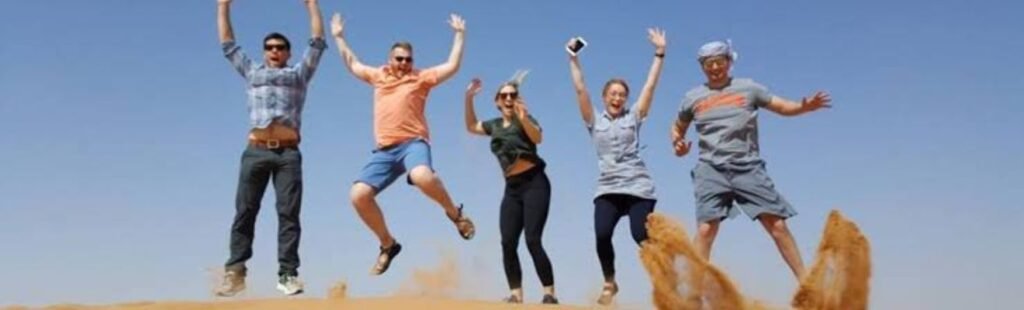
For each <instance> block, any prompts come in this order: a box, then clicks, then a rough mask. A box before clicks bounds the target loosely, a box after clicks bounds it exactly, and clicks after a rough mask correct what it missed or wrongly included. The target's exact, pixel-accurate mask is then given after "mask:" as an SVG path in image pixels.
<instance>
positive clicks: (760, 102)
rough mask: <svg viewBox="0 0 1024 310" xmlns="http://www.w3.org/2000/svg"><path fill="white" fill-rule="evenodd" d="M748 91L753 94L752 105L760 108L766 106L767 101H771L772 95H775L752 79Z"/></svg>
mask: <svg viewBox="0 0 1024 310" xmlns="http://www.w3.org/2000/svg"><path fill="white" fill-rule="evenodd" d="M750 92H751V95H753V97H754V105H756V106H758V107H761V108H763V107H765V106H767V105H768V103H771V102H772V97H774V96H775V95H774V94H772V93H771V92H770V91H768V88H766V87H764V85H761V84H758V83H756V82H753V81H751V82H750Z"/></svg>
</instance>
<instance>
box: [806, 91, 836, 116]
mask: <svg viewBox="0 0 1024 310" xmlns="http://www.w3.org/2000/svg"><path fill="white" fill-rule="evenodd" d="M830 102H832V97H831V96H829V94H828V93H826V92H822V91H819V92H816V93H814V96H811V97H810V98H806V97H805V98H804V99H803V100H801V101H800V107H801V108H803V109H804V110H805V111H807V112H811V111H815V110H817V109H821V108H831V107H832V105H831V104H829V103H830Z"/></svg>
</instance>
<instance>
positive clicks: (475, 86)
mask: <svg viewBox="0 0 1024 310" xmlns="http://www.w3.org/2000/svg"><path fill="white" fill-rule="evenodd" d="M481 87H482V86H481V82H480V79H476V78H475V79H473V81H472V82H470V83H469V86H467V87H466V115H465V120H466V130H467V131H469V133H471V134H477V135H481V136H486V135H487V132H486V131H484V126H483V124H482V123H480V121H479V120H477V118H476V110H475V109H474V108H473V97H476V94H479V93H480V89H481Z"/></svg>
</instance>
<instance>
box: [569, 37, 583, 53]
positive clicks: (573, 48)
mask: <svg viewBox="0 0 1024 310" xmlns="http://www.w3.org/2000/svg"><path fill="white" fill-rule="evenodd" d="M586 46H587V41H586V40H583V37H575V38H572V44H571V45H567V46H566V47H565V50H566V51H567V52H569V54H570V55H573V56H576V54H579V52H580V51H581V50H583V48H584V47H586Z"/></svg>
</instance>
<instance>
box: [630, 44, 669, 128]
mask: <svg viewBox="0 0 1024 310" xmlns="http://www.w3.org/2000/svg"><path fill="white" fill-rule="evenodd" d="M647 38H648V39H649V40H650V41H651V44H653V45H654V62H653V63H651V70H650V71H649V72H647V82H646V83H644V88H643V90H641V91H640V98H639V99H637V101H636V113H637V116H639V117H640V119H645V118H647V112H648V111H650V109H651V101H653V100H654V88H655V87H657V86H658V77H659V76H661V66H662V63H664V62H665V31H664V30H661V29H658V28H653V29H647Z"/></svg>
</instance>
